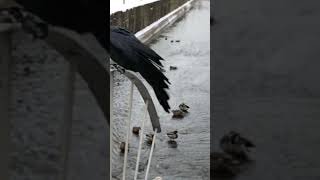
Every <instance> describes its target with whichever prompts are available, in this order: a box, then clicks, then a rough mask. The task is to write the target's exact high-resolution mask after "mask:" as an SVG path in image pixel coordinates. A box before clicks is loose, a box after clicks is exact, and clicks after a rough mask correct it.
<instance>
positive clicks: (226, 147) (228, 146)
mask: <svg viewBox="0 0 320 180" xmlns="http://www.w3.org/2000/svg"><path fill="white" fill-rule="evenodd" d="M220 147H221V149H222V150H223V151H224V152H225V153H227V154H229V155H231V156H232V157H234V158H236V159H238V160H241V161H248V160H249V158H248V155H247V153H248V152H250V148H253V147H256V146H255V145H254V144H253V143H252V142H251V141H249V140H248V139H246V138H244V137H242V136H241V135H240V134H239V133H237V132H235V131H231V132H229V133H228V134H226V135H224V136H223V137H222V139H221V140H220Z"/></svg>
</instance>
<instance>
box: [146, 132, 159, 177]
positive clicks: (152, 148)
mask: <svg viewBox="0 0 320 180" xmlns="http://www.w3.org/2000/svg"><path fill="white" fill-rule="evenodd" d="M157 132H158V129H155V130H154V136H153V139H152V145H151V150H150V155H149V159H148V165H147V171H146V176H145V180H148V174H149V170H150V165H151V159H152V154H153V151H154V144H155V141H156V134H157Z"/></svg>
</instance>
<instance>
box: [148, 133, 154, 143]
mask: <svg viewBox="0 0 320 180" xmlns="http://www.w3.org/2000/svg"><path fill="white" fill-rule="evenodd" d="M153 136H154V134H146V137H147V138H146V142H147V144H148V145H151V144H152V141H153Z"/></svg>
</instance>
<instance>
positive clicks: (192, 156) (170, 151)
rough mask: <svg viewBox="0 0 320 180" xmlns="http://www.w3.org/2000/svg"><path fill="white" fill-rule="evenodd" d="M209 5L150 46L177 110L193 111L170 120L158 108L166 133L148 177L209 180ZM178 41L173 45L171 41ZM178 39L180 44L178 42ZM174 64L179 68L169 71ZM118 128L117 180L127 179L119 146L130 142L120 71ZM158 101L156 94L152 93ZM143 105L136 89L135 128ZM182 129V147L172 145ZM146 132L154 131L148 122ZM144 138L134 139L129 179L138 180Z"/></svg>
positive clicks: (199, 4) (159, 138)
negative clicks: (182, 107) (170, 138)
mask: <svg viewBox="0 0 320 180" xmlns="http://www.w3.org/2000/svg"><path fill="white" fill-rule="evenodd" d="M209 18H210V5H209V1H205V0H204V1H199V2H197V3H196V4H195V5H194V8H193V9H192V10H191V11H190V12H189V13H188V14H187V15H186V16H185V17H184V18H183V19H182V20H181V21H179V22H177V23H176V24H174V25H173V26H172V27H170V28H168V29H167V30H166V32H164V33H163V34H162V35H161V36H160V37H159V38H158V39H157V41H156V42H154V43H153V44H152V45H151V47H152V48H153V49H154V50H155V51H156V52H158V53H159V54H160V55H161V56H162V57H163V58H164V59H165V60H166V61H165V62H164V66H165V69H166V70H167V71H166V73H165V74H166V76H167V77H168V78H169V79H170V82H171V84H172V85H171V86H170V90H169V93H170V97H171V98H170V105H171V107H172V109H177V108H178V105H179V104H180V103H182V102H185V103H186V104H188V105H189V106H190V107H191V108H190V113H189V114H188V115H187V116H186V117H185V118H184V119H182V120H173V119H171V114H167V113H165V112H164V111H163V109H162V108H161V106H160V105H159V103H158V102H157V101H156V102H155V105H156V108H157V110H158V113H159V116H160V123H161V128H162V132H161V133H160V134H157V139H156V144H155V151H154V155H153V158H152V162H151V169H150V174H149V178H148V179H153V178H155V177H156V176H161V177H163V179H165V180H179V179H183V180H185V179H192V180H202V179H210V178H209V169H210V168H209V164H210V160H209V158H208V157H209V153H210V115H209V114H210V96H209V94H210V81H209V80H210V21H209ZM172 40H173V42H171V41H172ZM176 40H179V41H178V42H176ZM170 66H177V67H178V69H177V70H175V71H169V67H170ZM114 86H115V87H114V128H113V143H114V144H113V155H112V161H113V167H112V168H113V171H112V173H113V179H121V178H122V167H123V159H124V156H123V155H121V153H120V150H119V143H120V142H121V141H125V134H126V133H125V131H126V129H125V127H126V126H125V125H126V121H125V120H126V117H127V114H128V92H129V88H130V83H129V82H128V80H127V79H126V78H124V77H123V76H121V75H120V74H119V73H116V76H115V78H114ZM152 95H153V97H154V94H153V92H152ZM143 105H144V103H143V101H142V98H141V97H140V95H139V94H138V92H137V90H136V89H135V91H134V102H133V114H132V121H131V127H132V126H141V120H142V119H143ZM173 130H178V132H179V138H178V139H177V145H178V146H177V147H176V148H172V147H170V146H169V144H168V138H167V137H166V133H167V132H170V131H173ZM145 131H146V133H150V132H151V131H152V128H151V123H150V121H149V120H148V121H147V124H146V129H145ZM138 141H139V138H138V137H136V136H131V137H130V142H129V156H128V167H127V179H133V175H134V170H135V163H136V156H137V149H138V144H139V142H138ZM149 152H150V147H149V146H147V145H146V144H143V147H142V155H141V160H140V164H141V167H140V174H139V176H138V177H139V179H142V178H144V174H145V170H146V166H147V159H148V156H149Z"/></svg>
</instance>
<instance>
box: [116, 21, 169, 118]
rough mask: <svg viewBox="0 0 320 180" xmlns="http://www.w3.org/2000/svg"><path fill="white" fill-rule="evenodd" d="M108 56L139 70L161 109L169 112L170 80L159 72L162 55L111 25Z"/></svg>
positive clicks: (126, 66) (126, 32) (121, 64)
mask: <svg viewBox="0 0 320 180" xmlns="http://www.w3.org/2000/svg"><path fill="white" fill-rule="evenodd" d="M110 56H111V59H113V60H114V61H115V62H116V63H117V64H118V65H120V66H122V67H124V68H125V69H129V70H132V71H134V72H139V73H140V74H141V75H142V77H143V78H144V79H145V80H146V81H147V82H148V83H149V84H150V85H151V86H152V88H153V89H154V91H155V94H156V96H157V98H158V100H159V103H160V104H161V105H162V107H163V109H164V110H165V111H166V112H168V113H169V109H170V106H169V103H168V100H169V95H168V93H167V92H166V89H168V88H169V86H168V84H170V82H169V80H168V78H167V77H166V76H165V75H164V74H163V73H162V72H161V69H162V67H163V65H162V63H161V62H160V61H161V60H163V58H162V57H160V56H159V55H158V54H157V53H156V52H154V51H153V50H152V49H151V48H149V47H148V46H146V45H144V44H143V43H141V42H140V41H139V40H138V39H137V38H136V37H135V35H134V34H132V33H130V32H129V31H127V30H125V29H123V28H120V27H111V31H110Z"/></svg>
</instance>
